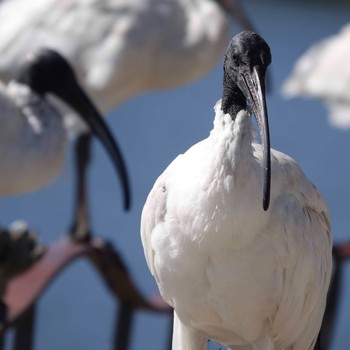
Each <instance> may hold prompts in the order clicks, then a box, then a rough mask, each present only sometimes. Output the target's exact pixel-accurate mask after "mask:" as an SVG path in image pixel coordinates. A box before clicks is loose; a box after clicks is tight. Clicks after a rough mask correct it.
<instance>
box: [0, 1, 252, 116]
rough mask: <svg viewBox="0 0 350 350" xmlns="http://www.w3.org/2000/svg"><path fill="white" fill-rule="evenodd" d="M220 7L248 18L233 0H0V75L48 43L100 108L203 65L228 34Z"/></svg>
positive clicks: (180, 80) (214, 58) (187, 77)
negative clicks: (63, 58)
mask: <svg viewBox="0 0 350 350" xmlns="http://www.w3.org/2000/svg"><path fill="white" fill-rule="evenodd" d="M227 13H231V14H233V15H235V16H236V18H238V20H239V23H240V25H241V26H243V27H244V29H251V28H248V27H250V26H251V25H250V23H249V21H248V19H247V18H246V16H245V14H244V12H243V11H242V9H241V7H240V6H239V2H238V0H118V1H112V0H98V1H97V0H72V1H62V0H36V1H35V2H32V3H30V4H29V3H28V1H26V0H11V1H5V2H2V3H0V32H1V33H2V34H1V38H0V52H1V57H0V77H2V78H3V79H6V80H7V79H10V78H12V77H13V76H14V74H15V73H16V71H17V70H18V65H19V59H20V58H21V57H23V55H24V54H26V53H27V52H29V51H32V50H35V49H38V48H40V47H49V48H52V49H54V50H56V51H58V52H60V53H61V54H62V55H63V56H64V57H65V58H66V59H68V61H69V62H70V64H71V65H72V66H73V68H74V70H75V72H76V73H77V75H78V78H79V80H80V81H81V82H82V83H83V85H84V88H85V89H86V91H87V92H88V94H89V95H90V96H91V97H92V98H93V99H94V101H95V102H96V104H97V105H98V107H99V108H100V109H101V110H102V111H103V112H108V111H110V110H111V109H112V108H114V107H115V106H116V105H118V104H119V103H120V102H122V101H124V100H126V99H128V98H130V97H132V96H134V95H135V94H138V93H141V92H144V91H149V90H155V89H164V88H170V87H175V86H178V85H180V84H184V83H187V82H191V81H193V80H195V79H198V78H200V77H201V76H202V75H204V74H206V73H207V72H209V71H210V70H211V69H212V68H213V67H214V65H215V64H216V63H217V62H218V60H219V59H220V58H221V57H222V53H223V52H224V49H225V47H226V46H227V43H228V41H229V35H228V34H229V20H228V16H227Z"/></svg>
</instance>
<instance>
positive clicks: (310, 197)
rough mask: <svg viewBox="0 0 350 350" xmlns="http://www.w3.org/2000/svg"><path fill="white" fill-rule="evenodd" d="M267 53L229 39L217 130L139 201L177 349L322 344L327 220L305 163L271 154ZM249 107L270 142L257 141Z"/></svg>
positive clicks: (304, 349) (249, 41) (256, 44)
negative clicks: (217, 345)
mask: <svg viewBox="0 0 350 350" xmlns="http://www.w3.org/2000/svg"><path fill="white" fill-rule="evenodd" d="M270 61H271V54H270V48H269V46H268V45H267V43H266V42H265V41H264V40H263V39H262V38H261V37H260V36H258V35H257V34H255V33H253V32H242V33H241V34H239V35H237V36H236V37H234V38H233V39H232V41H231V42H230V44H229V46H228V49H227V52H226V55H225V61H224V83H223V85H224V86H223V96H222V100H221V101H219V102H218V103H217V104H216V106H215V119H214V128H213V130H212V131H211V132H210V135H209V137H208V138H207V139H205V140H203V141H201V142H199V143H197V144H196V145H194V146H193V147H191V148H190V149H189V150H188V151H187V152H185V153H184V154H182V155H179V156H178V157H177V158H176V159H175V160H174V161H173V162H172V163H171V164H170V165H169V166H168V167H167V169H166V170H165V171H164V173H163V174H162V175H161V176H160V177H159V178H158V179H157V181H156V183H155V185H154V186H153V188H152V190H151V192H150V194H149V195H148V198H147V201H146V203H145V206H144V208H143V212H142V218H141V238H142V243H143V247H144V252H145V256H146V260H147V263H148V267H149V269H150V271H151V273H152V275H153V276H154V278H155V280H156V282H157V284H158V287H159V290H160V292H161V294H162V296H163V298H164V300H165V301H166V302H167V303H169V304H170V305H171V306H173V307H174V328H173V350H204V349H206V348H207V340H208V339H212V340H215V341H217V342H219V343H220V344H222V345H224V346H226V347H228V348H229V349H237V350H238V349H240V350H242V349H259V350H274V349H275V350H277V349H283V350H287V349H288V350H291V349H294V350H311V349H313V348H314V345H315V342H316V338H317V335H318V332H319V329H320V326H321V321H322V316H323V313H324V309H325V303H326V295H327V289H328V285H329V280H330V275H331V267H332V266H331V265H332V256H331V226H330V220H329V213H328V208H327V205H326V203H325V201H324V200H323V198H322V196H321V194H320V193H319V192H318V190H317V189H316V187H315V186H314V185H313V184H312V183H311V182H310V181H309V180H308V179H307V178H306V176H305V175H304V173H303V172H302V170H301V169H300V168H299V166H298V165H297V163H296V162H295V161H294V160H293V159H291V158H290V157H289V156H287V155H285V154H283V153H281V152H278V151H276V150H273V149H272V150H271V161H270V152H269V131H268V130H269V129H268V122H267V121H268V119H267V107H266V102H265V84H264V79H265V71H266V69H267V67H268V65H269V64H270ZM252 114H254V115H255V118H256V120H257V124H258V126H259V131H260V135H261V138H262V141H263V145H260V144H258V143H255V142H254V140H253V123H252ZM198 122H200V120H198ZM270 165H271V173H270ZM263 174H264V176H263ZM270 175H271V188H270V186H269V184H270ZM261 192H263V193H264V195H263V205H262V203H261V195H260V194H261Z"/></svg>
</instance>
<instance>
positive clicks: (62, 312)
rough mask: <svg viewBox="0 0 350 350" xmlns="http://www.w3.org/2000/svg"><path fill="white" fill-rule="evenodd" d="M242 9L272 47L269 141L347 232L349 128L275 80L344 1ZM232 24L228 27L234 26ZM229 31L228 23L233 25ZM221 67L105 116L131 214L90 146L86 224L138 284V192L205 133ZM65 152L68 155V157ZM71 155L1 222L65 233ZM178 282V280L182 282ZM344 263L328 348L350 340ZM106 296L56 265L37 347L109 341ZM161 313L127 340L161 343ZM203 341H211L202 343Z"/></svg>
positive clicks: (330, 23)
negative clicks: (337, 125)
mask: <svg viewBox="0 0 350 350" xmlns="http://www.w3.org/2000/svg"><path fill="white" fill-rule="evenodd" d="M246 8H247V10H248V11H249V13H250V16H251V18H252V20H253V21H254V23H255V24H256V26H257V28H258V29H259V30H260V31H261V33H262V35H263V36H264V37H265V39H266V40H267V41H268V43H269V44H270V46H271V49H272V54H273V63H272V77H273V93H272V94H271V95H270V96H269V98H268V108H269V117H270V127H271V141H272V146H273V147H274V148H276V149H279V150H281V151H283V152H285V153H288V154H289V155H291V156H292V157H293V158H295V159H296V160H297V161H298V162H299V164H300V165H301V167H302V168H303V169H304V171H305V173H306V174H307V175H308V176H309V178H310V179H312V181H313V182H314V183H315V184H317V186H318V188H319V189H320V190H321V192H322V193H323V194H324V196H325V197H326V199H327V200H328V203H329V206H330V210H331V214H332V219H333V227H334V238H335V240H336V241H340V240H345V239H347V238H350V215H349V213H350V156H349V155H348V150H350V131H339V130H336V129H333V128H331V127H330V126H329V124H328V123H327V120H326V110H325V108H324V107H323V106H322V105H321V104H320V103H319V102H317V101H305V100H301V99H296V100H291V101H286V100H283V99H282V97H281V95H280V93H279V89H280V86H281V82H282V80H283V78H284V77H286V75H287V74H288V73H289V72H290V70H291V67H292V65H293V62H294V61H295V59H296V58H297V57H298V55H299V54H300V53H301V52H303V51H304V50H305V49H306V48H307V47H308V46H309V45H311V44H312V43H313V42H314V41H316V40H318V39H320V38H322V37H324V36H327V35H330V34H332V33H336V32H337V31H338V29H339V27H340V26H342V25H343V24H345V23H346V22H347V21H348V19H349V12H350V11H349V10H350V8H349V7H339V6H338V7H337V6H330V5H322V6H320V5H315V4H304V3H301V2H300V3H293V2H290V3H281V2H279V1H268V2H263V4H262V2H259V1H258V0H255V1H247V2H246ZM234 30H235V31H237V28H234ZM234 30H233V32H234ZM221 79H222V68H221V66H220V65H219V66H218V67H217V69H216V70H215V71H214V72H212V73H211V74H210V75H209V76H208V77H206V78H204V79H202V80H201V81H198V82H196V83H194V84H191V85H189V86H186V87H183V88H181V89H177V90H173V91H166V92H162V93H152V94H147V95H143V96H139V97H136V98H134V99H133V100H130V101H129V102H127V103H125V104H124V105H122V106H121V107H120V108H119V109H118V110H116V111H115V112H114V113H113V115H112V116H111V118H109V119H108V121H109V122H110V124H111V125H112V126H113V130H114V131H115V134H116V135H117V137H118V140H119V143H120V145H121V146H122V148H123V150H124V154H125V156H126V159H127V163H128V167H129V172H130V174H131V179H132V185H133V206H132V211H131V212H130V213H127V214H126V213H123V212H122V210H121V201H120V192H119V184H118V183H117V181H116V178H115V174H114V170H113V169H112V167H111V165H110V164H109V161H108V159H107V157H106V156H105V155H104V153H103V152H102V148H101V147H100V146H99V145H96V146H95V150H94V151H95V156H96V157H95V164H94V167H93V170H92V175H91V178H90V180H91V185H92V186H94V188H93V191H92V200H93V210H92V213H93V222H94V228H95V231H97V232H99V233H101V235H103V236H104V237H108V239H111V240H112V241H113V242H114V243H115V244H116V245H117V246H118V248H119V250H120V251H121V253H122V255H123V256H124V258H125V260H126V262H127V263H128V265H129V268H130V270H131V272H132V275H133V276H134V278H135V280H136V281H137V283H138V285H139V286H140V288H141V289H142V290H143V291H144V292H145V293H151V292H153V291H154V290H155V289H156V285H155V283H154V282H153V279H152V278H151V276H150V274H149V272H148V269H147V266H146V263H145V261H144V257H143V251H142V247H141V243H140V238H139V222H140V213H141V209H142V206H143V203H144V201H145V198H146V196H147V194H148V192H149V190H150V188H151V186H152V185H153V183H154V181H155V179H156V178H157V176H158V175H159V174H160V173H161V172H162V171H163V170H164V168H165V166H166V165H167V164H169V163H170V161H171V160H172V159H173V158H174V157H175V156H176V155H178V154H179V153H180V152H183V151H185V150H186V149H187V148H188V147H190V146H191V145H192V144H194V143H195V142H197V141H199V140H201V139H202V138H205V137H207V135H208V133H209V131H210V129H211V126H212V120H213V106H214V104H215V102H216V101H217V100H218V99H219V98H220V97H221ZM69 160H71V158H69ZM71 179H72V169H71V167H70V162H67V167H66V169H65V171H64V172H63V174H62V176H61V177H60V179H59V180H58V181H57V182H56V183H55V184H54V185H53V186H51V187H49V188H47V189H44V190H42V191H41V192H38V193H37V194H35V195H28V196H23V197H20V198H12V199H1V201H0V212H1V222H2V223H4V224H8V223H9V222H11V221H12V220H14V219H16V218H24V219H26V220H27V221H29V222H30V224H31V226H32V227H33V228H37V229H38V230H39V231H40V233H41V239H42V240H43V241H45V242H50V241H52V240H54V239H57V237H58V236H59V235H60V234H61V233H62V232H64V230H65V229H66V227H67V225H68V223H69V220H70V210H71V197H72V195H71V191H72V182H71ZM184 287H185V286H184ZM347 296H350V264H349V266H348V267H347V268H346V274H345V281H344V286H343V298H342V301H341V306H340V311H339V315H338V320H337V325H336V332H335V337H334V342H333V347H332V348H333V349H336V350H344V349H348V348H350V337H349V331H350V316H349V314H350V313H349V311H350V297H347ZM114 310H115V304H114V302H113V300H112V298H111V297H110V296H109V294H108V292H106V289H105V288H104V286H103V285H102V284H101V281H100V279H99V277H98V276H97V274H96V273H95V272H94V270H92V269H91V268H90V266H89V265H88V264H87V263H86V262H83V261H81V262H78V263H76V264H74V265H73V266H72V267H71V268H70V269H69V270H67V271H65V272H64V274H63V275H62V276H60V277H59V278H58V279H57V280H56V281H55V283H54V284H53V285H51V286H50V288H49V290H48V291H47V292H46V293H45V295H44V296H43V298H42V299H41V302H40V305H39V313H38V324H37V325H38V327H37V330H38V331H37V334H36V349H38V350H47V349H49V350H58V349H60V350H61V349H66V350H70V349H72V350H73V349H74V350H76V349H79V350H80V349H84V350H96V349H103V350H104V349H106V350H107V349H109V345H110V341H111V335H112V327H113V320H114ZM166 335H167V319H166V318H165V317H159V316H152V315H148V314H142V315H140V316H138V317H137V320H136V329H135V333H134V338H133V343H132V349H152V350H158V349H163V348H164V347H163V345H164V338H165V336H166ZM210 348H211V349H218V346H214V345H211V346H210Z"/></svg>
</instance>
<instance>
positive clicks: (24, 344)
mask: <svg viewBox="0 0 350 350" xmlns="http://www.w3.org/2000/svg"><path fill="white" fill-rule="evenodd" d="M35 305H36V304H33V305H32V306H31V307H30V308H29V309H28V310H27V311H26V312H25V313H24V314H23V316H22V317H21V318H20V319H19V321H18V322H17V324H16V327H15V338H14V344H13V350H33V349H34V328H35V309H36V307H35Z"/></svg>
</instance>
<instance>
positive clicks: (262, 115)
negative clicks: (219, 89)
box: [222, 31, 271, 210]
mask: <svg viewBox="0 0 350 350" xmlns="http://www.w3.org/2000/svg"><path fill="white" fill-rule="evenodd" d="M270 63H271V52H270V48H269V46H268V45H267V43H266V41H265V40H264V39H263V38H262V37H261V36H259V35H258V34H256V33H254V32H251V31H245V32H242V33H240V34H238V35H236V36H235V37H234V38H233V39H232V40H231V42H230V44H229V46H228V48H227V51H226V54H225V60H224V91H223V98H222V110H223V111H224V112H225V113H229V114H230V115H231V117H232V118H233V119H234V118H235V117H236V115H237V113H238V112H239V111H240V110H241V109H248V110H249V111H251V112H252V113H254V115H255V118H256V121H257V124H258V128H259V132H260V136H261V140H262V143H263V149H264V155H263V166H264V189H263V208H264V210H267V209H268V207H269V204H270V187H271V156H270V135H269V124H268V116H267V108H266V98H265V74H266V69H267V67H268V66H269V64H270Z"/></svg>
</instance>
